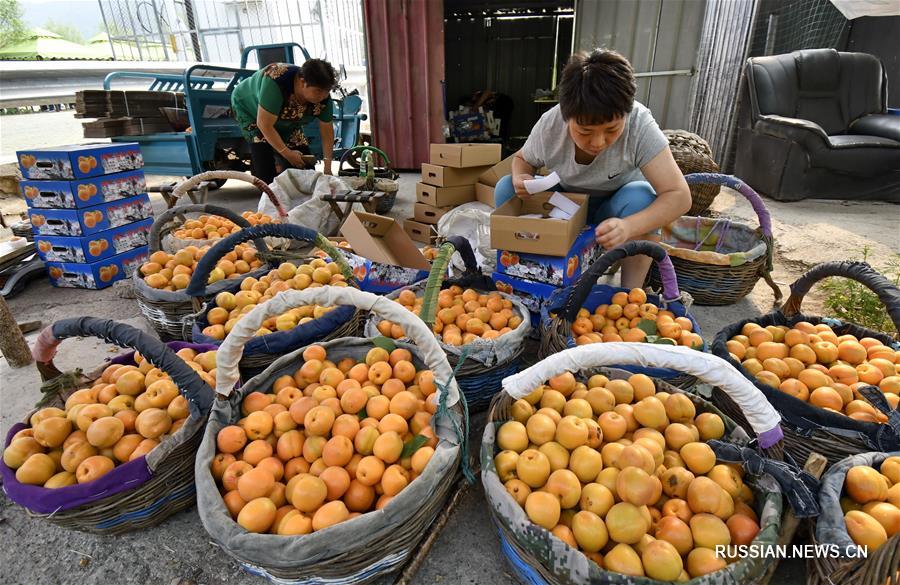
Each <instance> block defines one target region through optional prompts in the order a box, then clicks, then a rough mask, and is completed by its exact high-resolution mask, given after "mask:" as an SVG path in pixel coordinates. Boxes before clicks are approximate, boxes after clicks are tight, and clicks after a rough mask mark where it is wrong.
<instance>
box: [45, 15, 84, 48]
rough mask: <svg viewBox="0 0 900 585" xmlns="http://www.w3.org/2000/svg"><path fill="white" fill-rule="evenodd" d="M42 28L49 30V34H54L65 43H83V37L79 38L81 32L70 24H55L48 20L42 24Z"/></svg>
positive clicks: (53, 21)
mask: <svg viewBox="0 0 900 585" xmlns="http://www.w3.org/2000/svg"><path fill="white" fill-rule="evenodd" d="M44 28H45V29H47V30H49V31H50V32H55V33H56V34H58V35H59V36H61V37H62V38H64V39H66V40H67V41H72V42H73V43H78V44H81V43H84V37H83V36H81V31H79V30H78V29H77V28H75V27H74V26H72V25H71V24H66V23H64V22H56V21H55V20H53V19H52V18H51V19H48V20H47V22H46V23H44Z"/></svg>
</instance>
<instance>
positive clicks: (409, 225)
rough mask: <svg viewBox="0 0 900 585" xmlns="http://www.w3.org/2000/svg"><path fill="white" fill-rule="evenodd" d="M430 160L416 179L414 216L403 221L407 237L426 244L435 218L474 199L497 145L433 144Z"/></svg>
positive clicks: (495, 158) (434, 228) (431, 236)
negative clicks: (420, 178)
mask: <svg viewBox="0 0 900 585" xmlns="http://www.w3.org/2000/svg"><path fill="white" fill-rule="evenodd" d="M429 160H430V163H429V164H423V165H422V180H421V182H419V183H416V204H415V206H414V217H412V218H409V219H407V220H405V221H404V222H403V229H404V230H405V231H406V233H407V234H409V237H411V238H412V239H413V240H416V241H418V242H423V243H426V244H430V243H433V242H434V239H435V237H436V236H437V223H438V220H440V218H441V217H442V216H443V215H444V214H445V213H447V212H448V211H450V210H451V209H453V208H454V207H457V206H459V205H462V204H464V203H470V202H472V201H475V200H476V196H475V184H476V183H477V182H478V178H479V177H480V176H481V175H482V174H484V173H485V172H487V171H488V170H490V169H491V167H492V165H494V164H496V163H497V162H499V161H500V145H499V144H478V143H470V144H432V145H431V157H430V159H429Z"/></svg>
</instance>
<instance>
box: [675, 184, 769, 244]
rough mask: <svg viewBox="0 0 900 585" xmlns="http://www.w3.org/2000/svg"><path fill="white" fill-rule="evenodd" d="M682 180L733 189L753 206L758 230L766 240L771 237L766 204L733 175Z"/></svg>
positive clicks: (750, 188)
mask: <svg viewBox="0 0 900 585" xmlns="http://www.w3.org/2000/svg"><path fill="white" fill-rule="evenodd" d="M684 180H685V181H687V183H688V185H698V184H703V183H708V184H713V185H725V186H726V187H730V188H732V189H734V190H735V191H737V192H738V193H740V194H741V195H743V196H744V197H745V198H746V199H747V201H749V202H750V205H752V206H753V211H755V212H756V216H757V217H758V218H759V228H760V229H761V230H762V233H763V235H764V236H765V237H767V238H771V237H772V217H771V216H770V215H769V210H768V209H766V204H765V203H763V200H762V197H760V196H759V193H757V192H756V191H754V190H753V188H752V187H750V185H748V184H747V183H745V182H744V181H742V180H740V179H738V178H737V177H735V176H734V175H722V174H719V173H691V174H689V175H685V176H684Z"/></svg>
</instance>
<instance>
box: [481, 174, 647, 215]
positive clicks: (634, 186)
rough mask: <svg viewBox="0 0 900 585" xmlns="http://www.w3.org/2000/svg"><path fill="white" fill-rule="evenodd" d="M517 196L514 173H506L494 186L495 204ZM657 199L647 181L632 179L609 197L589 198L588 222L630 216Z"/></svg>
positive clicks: (500, 203)
mask: <svg viewBox="0 0 900 585" xmlns="http://www.w3.org/2000/svg"><path fill="white" fill-rule="evenodd" d="M515 196H516V190H515V189H514V188H513V184H512V175H506V176H505V177H503V178H502V179H500V180H499V181H497V186H496V187H494V206H495V207H500V206H501V205H503V204H504V203H506V202H507V201H509V200H510V199H512V198H513V197H515ZM655 200H656V191H654V190H653V187H651V186H650V183H648V182H647V181H632V182H630V183H627V184H625V185H624V186H623V187H621V188H620V189H619V190H618V191H616V192H615V193H613V194H612V195H610V196H609V197H589V198H588V223H589V224H590V225H597V224H599V223H600V222H602V221H603V220H604V219H609V218H610V217H628V216H629V215H634V214H635V213H637V212H638V211H641V210H642V209H646V208H647V207H649V206H650V204H651V203H653V202H654V201H655Z"/></svg>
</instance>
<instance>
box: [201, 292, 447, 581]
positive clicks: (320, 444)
mask: <svg viewBox="0 0 900 585" xmlns="http://www.w3.org/2000/svg"><path fill="white" fill-rule="evenodd" d="M317 303H318V304H332V305H345V304H351V305H352V306H356V307H359V308H360V309H365V310H373V311H379V312H381V313H383V314H384V316H385V317H387V318H391V319H396V320H397V321H398V322H400V323H403V324H404V326H406V327H407V328H408V330H409V331H410V335H411V337H412V338H413V340H414V341H415V345H413V344H408V343H403V342H397V343H393V342H391V343H390V344H388V345H378V346H376V345H375V344H374V343H373V342H372V340H369V339H363V338H343V339H338V340H333V341H328V342H324V343H322V344H314V345H310V346H308V347H305V348H301V349H297V350H295V351H293V352H291V353H289V354H287V355H285V356H284V357H283V358H281V359H279V360H278V361H276V362H275V363H273V364H272V365H271V366H269V367H268V368H267V369H266V370H265V371H264V372H262V373H261V374H258V375H257V376H254V377H253V378H251V379H250V380H248V381H246V382H245V383H244V384H243V385H242V386H241V387H240V388H233V382H234V381H236V380H237V370H236V368H234V367H229V366H227V365H226V364H228V363H235V362H236V361H237V360H236V358H237V354H239V353H240V351H241V348H242V345H243V344H244V343H246V342H247V341H248V340H250V339H252V338H253V335H254V332H255V331H256V329H257V328H258V327H259V325H260V324H261V323H262V322H263V321H265V320H266V319H268V318H270V317H271V316H272V315H274V314H275V313H276V312H278V311H281V310H282V309H284V308H285V307H287V306H290V305H301V306H302V305H309V304H317ZM275 304H279V305H280V306H278V307H275V306H274V305H275ZM219 353H220V361H219V363H220V369H219V372H218V376H219V385H218V388H217V392H218V393H219V396H220V398H221V399H220V400H217V401H216V403H215V405H214V409H213V413H212V414H211V417H210V423H209V424H208V426H207V429H206V433H205V437H204V440H203V444H202V445H201V447H200V450H199V452H198V459H197V475H198V478H197V491H198V498H199V503H198V508H199V511H200V518H201V520H202V522H203V525H204V527H205V528H206V529H207V531H208V532H209V534H210V536H211V537H212V538H213V539H214V540H215V541H216V542H217V543H218V544H219V545H220V546H222V548H223V549H224V550H225V551H226V552H228V553H229V554H230V555H231V556H232V557H234V558H235V559H237V560H238V561H239V562H240V563H241V564H244V565H246V566H250V567H252V568H253V571H254V573H257V574H259V572H260V571H262V572H263V574H264V575H266V576H268V577H269V578H276V579H288V580H291V579H300V578H306V579H310V578H315V579H317V580H331V579H340V580H344V581H347V582H350V581H353V582H368V581H369V580H371V579H374V578H375V577H377V576H378V575H381V574H384V573H387V572H390V571H392V570H395V569H396V561H395V560H393V561H392V560H391V559H396V558H405V557H406V555H407V554H409V552H410V551H411V550H412V549H413V548H415V547H416V546H417V543H418V542H419V540H421V539H422V538H423V537H424V535H425V533H426V531H427V527H428V526H429V525H430V524H431V523H432V521H433V519H434V518H435V516H436V515H437V513H438V512H439V511H440V510H441V507H442V505H443V503H444V501H445V500H446V498H447V497H448V495H449V492H450V490H451V488H452V487H453V485H454V483H455V481H454V478H455V477H456V474H457V471H458V469H459V467H458V466H459V463H460V447H459V445H460V444H461V442H462V435H461V434H459V433H464V432H465V428H464V423H463V421H462V420H461V410H460V405H459V404H458V402H457V401H458V400H459V392H458V389H457V387H456V384H455V382H453V381H452V380H451V370H450V366H449V364H448V363H447V360H446V357H445V356H444V354H443V352H442V351H441V350H440V348H439V347H438V346H437V343H436V341H435V340H434V338H433V336H432V335H431V332H430V331H429V330H428V329H427V327H425V325H424V324H423V323H421V322H420V321H418V320H417V319H416V318H415V317H413V316H412V315H411V314H409V313H408V312H407V311H406V310H405V309H402V308H400V307H399V306H397V305H396V304H394V303H389V302H386V301H385V300H384V298H383V297H377V296H375V295H372V294H369V293H365V292H361V291H359V290H356V289H353V288H349V287H347V288H335V287H325V288H317V289H306V290H303V291H288V292H285V293H283V294H282V295H279V296H278V297H277V298H276V299H273V300H272V301H270V303H269V304H266V305H259V306H257V307H256V308H254V309H253V310H252V311H251V312H250V313H249V314H248V315H247V316H246V317H245V319H243V320H241V321H240V322H239V323H237V324H236V325H235V327H234V329H233V330H232V332H231V333H230V334H229V336H228V337H227V338H226V339H225V342H224V343H223V344H222V346H221V347H220V349H219ZM226 356H230V357H226ZM454 429H455V430H454Z"/></svg>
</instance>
